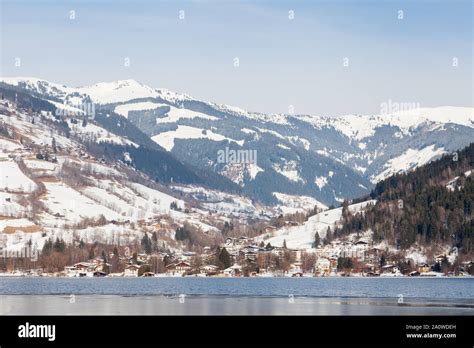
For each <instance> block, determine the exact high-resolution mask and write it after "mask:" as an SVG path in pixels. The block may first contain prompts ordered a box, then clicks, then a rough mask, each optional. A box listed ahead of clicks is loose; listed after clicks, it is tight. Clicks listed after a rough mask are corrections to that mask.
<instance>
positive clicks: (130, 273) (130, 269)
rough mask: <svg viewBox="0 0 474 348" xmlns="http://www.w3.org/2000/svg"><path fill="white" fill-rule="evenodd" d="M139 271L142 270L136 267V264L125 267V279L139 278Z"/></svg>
mask: <svg viewBox="0 0 474 348" xmlns="http://www.w3.org/2000/svg"><path fill="white" fill-rule="evenodd" d="M139 269H140V266H139V265H135V264H132V265H128V266H127V267H125V272H124V273H123V275H124V276H125V277H138V270H139Z"/></svg>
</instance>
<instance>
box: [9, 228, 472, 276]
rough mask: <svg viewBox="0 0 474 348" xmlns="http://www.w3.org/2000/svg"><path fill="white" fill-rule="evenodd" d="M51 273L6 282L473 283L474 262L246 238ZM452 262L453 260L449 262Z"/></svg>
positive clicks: (358, 244) (115, 257)
mask: <svg viewBox="0 0 474 348" xmlns="http://www.w3.org/2000/svg"><path fill="white" fill-rule="evenodd" d="M121 251H123V254H122V255H119V252H118V249H117V248H114V251H113V252H111V253H109V255H106V254H105V253H104V252H103V253H102V255H101V256H97V257H93V258H90V259H88V260H87V261H81V262H77V263H74V264H72V265H68V266H65V267H64V269H63V270H59V271H54V272H48V271H45V270H44V269H41V268H31V269H30V270H27V271H20V270H18V269H16V270H15V271H11V272H4V273H0V276H47V277H414V276H419V277H423V276H425V277H446V276H465V277H470V276H472V274H473V273H474V262H473V261H464V262H461V263H459V264H452V263H450V262H449V259H452V255H444V254H440V255H436V256H435V257H434V259H433V261H432V262H430V263H426V262H423V263H415V262H414V261H413V260H411V259H407V258H403V257H401V256H400V255H394V254H387V252H386V251H384V250H381V249H378V248H376V247H373V246H372V243H371V242H370V241H368V240H366V239H362V238H361V239H357V240H354V241H339V240H338V241H333V242H331V243H329V244H327V245H324V246H320V247H317V248H313V249H310V250H295V249H289V248H287V247H286V246H285V245H283V246H280V247H274V246H271V245H270V244H269V243H268V244H267V245H265V244H264V242H263V241H261V242H260V243H259V244H257V243H256V242H255V240H254V239H253V238H248V237H245V236H242V237H238V238H230V237H229V238H227V239H226V240H225V243H224V244H223V245H221V246H219V247H217V248H215V249H213V250H212V249H211V248H210V247H205V248H204V251H203V253H202V254H198V253H196V252H191V251H184V252H180V251H175V252H173V253H166V252H152V253H148V254H147V253H137V252H133V253H131V252H130V249H129V248H128V247H125V248H121ZM448 256H449V257H448Z"/></svg>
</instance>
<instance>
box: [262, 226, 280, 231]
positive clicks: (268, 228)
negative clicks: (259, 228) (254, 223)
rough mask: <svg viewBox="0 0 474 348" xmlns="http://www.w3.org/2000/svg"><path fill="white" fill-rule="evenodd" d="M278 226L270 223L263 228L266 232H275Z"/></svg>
mask: <svg viewBox="0 0 474 348" xmlns="http://www.w3.org/2000/svg"><path fill="white" fill-rule="evenodd" d="M276 229H277V228H276V227H275V226H270V225H267V226H265V227H264V228H263V230H264V231H265V233H270V232H273V231H276Z"/></svg>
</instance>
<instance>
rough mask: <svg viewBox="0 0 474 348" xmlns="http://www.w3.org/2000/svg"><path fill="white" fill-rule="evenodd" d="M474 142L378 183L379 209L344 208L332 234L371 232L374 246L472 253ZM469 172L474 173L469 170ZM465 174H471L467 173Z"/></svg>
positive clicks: (376, 189) (373, 196)
mask: <svg viewBox="0 0 474 348" xmlns="http://www.w3.org/2000/svg"><path fill="white" fill-rule="evenodd" d="M473 168H474V143H471V144H470V145H469V146H468V147H466V148H464V149H463V150H460V151H457V152H455V153H452V154H448V155H445V156H443V157H442V158H441V159H439V160H436V161H433V162H431V163H428V164H426V165H424V166H422V167H420V168H417V169H415V170H414V171H411V172H408V173H405V174H397V175H394V176H391V177H390V178H387V179H386V180H383V181H381V182H379V183H378V184H377V185H376V187H375V188H374V189H373V190H372V192H371V194H370V197H371V198H372V199H376V200H377V203H376V204H375V205H372V206H369V207H368V208H367V209H366V211H364V212H360V213H357V214H351V213H350V212H349V210H348V209H347V205H348V203H347V202H345V203H344V204H343V218H342V224H341V225H340V226H339V227H337V228H336V229H335V230H334V231H333V236H334V237H337V236H343V235H347V234H350V233H359V232H363V231H366V230H368V229H371V230H372V231H373V239H374V242H380V241H382V240H385V241H387V242H389V243H390V244H392V245H395V246H397V247H398V248H400V249H406V248H409V247H410V246H412V245H413V244H414V243H415V242H416V243H418V244H419V245H435V244H436V243H438V244H448V245H451V246H455V247H457V248H459V252H460V253H463V254H470V253H472V252H473V251H474V220H473V207H472V205H473V202H474V178H473V174H472V170H473ZM469 171H471V172H469ZM466 173H467V175H466Z"/></svg>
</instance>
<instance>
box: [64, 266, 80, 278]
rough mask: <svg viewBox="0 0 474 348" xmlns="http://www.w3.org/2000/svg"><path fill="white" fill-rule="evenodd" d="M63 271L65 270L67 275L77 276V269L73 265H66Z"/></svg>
mask: <svg viewBox="0 0 474 348" xmlns="http://www.w3.org/2000/svg"><path fill="white" fill-rule="evenodd" d="M64 272H66V276H67V277H77V273H78V269H77V268H76V267H75V266H66V267H64Z"/></svg>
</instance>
